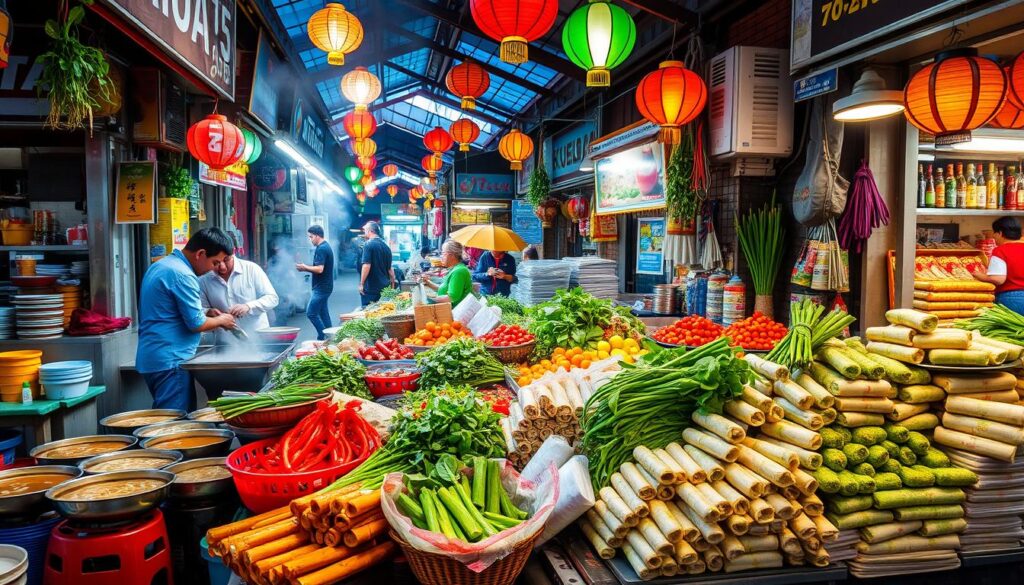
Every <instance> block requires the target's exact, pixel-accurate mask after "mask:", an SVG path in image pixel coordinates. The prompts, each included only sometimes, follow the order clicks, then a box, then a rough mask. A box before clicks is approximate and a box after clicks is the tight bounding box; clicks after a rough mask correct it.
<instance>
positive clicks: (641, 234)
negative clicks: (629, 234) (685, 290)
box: [636, 217, 665, 275]
mask: <svg viewBox="0 0 1024 585" xmlns="http://www.w3.org/2000/svg"><path fill="white" fill-rule="evenodd" d="M636 221H637V230H636V273H637V274H657V275H661V274H664V273H665V218H664V217H639V218H637V220H636Z"/></svg>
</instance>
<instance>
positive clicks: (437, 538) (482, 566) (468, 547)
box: [380, 461, 558, 573]
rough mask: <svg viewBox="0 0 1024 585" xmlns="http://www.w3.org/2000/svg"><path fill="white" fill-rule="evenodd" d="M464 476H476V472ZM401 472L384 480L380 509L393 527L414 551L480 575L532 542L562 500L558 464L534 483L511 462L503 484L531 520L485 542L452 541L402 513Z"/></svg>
mask: <svg viewBox="0 0 1024 585" xmlns="http://www.w3.org/2000/svg"><path fill="white" fill-rule="evenodd" d="M462 473H464V474H465V475H469V476H470V477H472V475H473V471H472V469H463V470H462ZM402 478H403V475H402V474H401V473H392V474H389V475H388V476H387V477H386V478H384V485H382V486H381V488H380V489H381V492H380V493H381V498H380V506H381V508H382V509H383V510H384V517H385V518H387V520H388V524H390V525H391V528H392V529H393V530H394V531H395V532H396V533H397V534H398V535H399V536H401V537H402V538H403V539H405V541H406V542H408V543H409V544H410V545H412V547H413V548H415V549H417V550H421V551H424V552H429V553H434V554H440V555H445V556H447V557H449V558H452V559H455V560H456V561H458V562H460V563H462V564H463V565H466V568H467V569H469V570H470V571H473V572H474V573H480V572H483V571H484V570H486V569H487V567H490V566H491V565H492V564H494V563H495V562H497V561H499V560H501V559H503V558H505V557H507V556H508V555H509V554H511V553H512V550H513V549H514V548H515V547H516V545H518V544H519V543H521V542H523V541H526V540H529V539H530V538H532V537H533V536H534V535H535V534H537V533H538V532H540V531H541V530H543V529H544V525H545V524H546V523H547V521H548V518H549V517H550V516H551V513H552V512H553V511H554V509H555V503H556V502H557V501H558V468H556V467H555V466H554V465H551V466H549V467H548V469H547V470H546V471H545V472H544V473H543V474H542V475H541V477H540V483H538V484H534V483H531V482H529V481H526V480H524V479H522V478H520V477H519V474H518V473H516V470H515V469H513V468H512V465H510V464H509V463H508V461H504V462H502V467H501V484H502V485H503V486H505V489H506V490H508V492H509V493H510V494H512V493H514V495H513V496H512V503H513V504H515V505H516V507H518V508H519V509H521V510H526V511H527V512H529V514H530V517H529V518H527V519H526V520H524V521H523V523H522V524H520V525H518V526H515V527H513V528H509V529H508V530H504V531H502V532H499V533H498V534H495V535H494V536H492V537H490V538H487V539H484V540H481V541H480V542H463V541H461V540H449V539H448V538H447V537H446V536H445V535H443V534H439V533H436V532H430V531H429V530H423V529H422V528H417V527H416V526H414V525H413V524H412V522H410V521H409V519H408V518H406V517H405V516H404V515H403V514H402V513H401V512H399V511H398V508H397V506H396V505H395V499H396V498H398V494H400V493H402V492H403V491H405V484H404V483H403V481H402Z"/></svg>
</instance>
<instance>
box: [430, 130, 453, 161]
mask: <svg viewBox="0 0 1024 585" xmlns="http://www.w3.org/2000/svg"><path fill="white" fill-rule="evenodd" d="M454 143H455V142H454V141H453V140H452V135H451V134H448V131H447V130H445V129H444V128H442V127H440V126H434V129H433V130H431V131H430V132H427V134H426V136H424V137H423V146H426V147H427V150H429V151H430V152H432V153H434V154H435V155H437V156H438V157H440V156H441V153H444V152H447V151H449V150H451V148H452V145H453V144H454Z"/></svg>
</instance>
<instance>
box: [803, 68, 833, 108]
mask: <svg viewBox="0 0 1024 585" xmlns="http://www.w3.org/2000/svg"><path fill="white" fill-rule="evenodd" d="M838 80H839V70H838V69H829V70H828V71H822V72H821V73H815V74H814V75H808V76H807V77H801V78H800V79H797V80H795V81H793V101H794V102H801V101H803V100H809V99H811V98H813V97H818V96H819V95H825V94H826V93H832V92H833V91H835V90H836V89H838V87H837V85H838Z"/></svg>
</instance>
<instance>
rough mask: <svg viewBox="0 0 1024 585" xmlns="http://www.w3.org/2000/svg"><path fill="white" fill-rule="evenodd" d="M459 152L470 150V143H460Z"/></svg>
mask: <svg viewBox="0 0 1024 585" xmlns="http://www.w3.org/2000/svg"><path fill="white" fill-rule="evenodd" d="M459 152H469V143H468V142H463V143H462V144H460V145H459Z"/></svg>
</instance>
